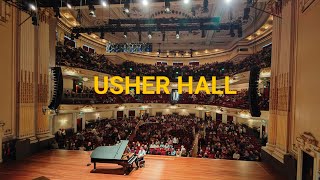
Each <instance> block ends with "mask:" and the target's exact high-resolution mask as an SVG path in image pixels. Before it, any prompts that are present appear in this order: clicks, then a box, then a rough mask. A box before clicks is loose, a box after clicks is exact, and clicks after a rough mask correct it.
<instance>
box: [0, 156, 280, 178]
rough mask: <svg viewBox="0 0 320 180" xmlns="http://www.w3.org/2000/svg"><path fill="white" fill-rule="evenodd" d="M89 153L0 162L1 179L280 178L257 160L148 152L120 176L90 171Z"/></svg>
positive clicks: (108, 167) (104, 168)
mask: <svg viewBox="0 0 320 180" xmlns="http://www.w3.org/2000/svg"><path fill="white" fill-rule="evenodd" d="M89 162H90V152H83V151H65V150H53V151H46V152H43V153H39V154H36V155H33V156H31V157H30V158H27V159H25V160H23V161H14V162H10V163H3V164H1V165H0V179H5V180H10V179H14V180H20V179H23V180H26V179H34V178H38V177H41V176H44V177H46V178H48V179H52V180H55V179H57V180H63V179H81V180H92V179H120V180H121V179H145V180H147V179H148V180H149V179H155V180H171V179H172V180H180V179H181V180H186V179H197V180H198V179H204V180H205V179H208V180H209V179H210V180H213V179H215V180H220V179H221V180H229V179H230V180H242V179H243V180H247V179H255V180H258V179H263V180H269V179H270V180H271V179H280V178H279V177H277V176H276V175H275V174H272V173H273V172H271V171H270V170H266V169H265V168H264V166H262V165H261V163H260V162H248V161H233V160H215V159H200V158H176V157H168V156H154V155H148V156H147V157H146V167H145V168H141V169H138V170H136V171H133V172H132V173H131V174H130V175H128V176H123V175H122V169H121V166H118V165H113V164H102V163H98V164H97V168H98V170H97V172H96V173H92V172H91V171H92V169H93V164H92V165H91V166H87V164H88V163H89Z"/></svg>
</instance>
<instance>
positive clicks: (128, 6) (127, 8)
mask: <svg viewBox="0 0 320 180" xmlns="http://www.w3.org/2000/svg"><path fill="white" fill-rule="evenodd" d="M129 9H130V3H129V2H128V0H127V1H126V2H125V3H124V9H123V12H124V13H126V14H129V12H130V10H129Z"/></svg>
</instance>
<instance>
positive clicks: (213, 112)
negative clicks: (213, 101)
mask: <svg viewBox="0 0 320 180" xmlns="http://www.w3.org/2000/svg"><path fill="white" fill-rule="evenodd" d="M211 115H212V120H213V121H217V113H216V112H215V111H212V113H211Z"/></svg>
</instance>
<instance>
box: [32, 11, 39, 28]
mask: <svg viewBox="0 0 320 180" xmlns="http://www.w3.org/2000/svg"><path fill="white" fill-rule="evenodd" d="M31 20H32V24H33V25H35V26H38V25H39V23H38V17H37V14H36V13H33V14H32V18H31Z"/></svg>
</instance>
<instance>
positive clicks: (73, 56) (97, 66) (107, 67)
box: [56, 42, 271, 81]
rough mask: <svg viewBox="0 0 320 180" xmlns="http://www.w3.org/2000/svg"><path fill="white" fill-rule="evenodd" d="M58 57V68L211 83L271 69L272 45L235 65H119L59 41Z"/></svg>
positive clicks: (217, 63)
mask: <svg viewBox="0 0 320 180" xmlns="http://www.w3.org/2000/svg"><path fill="white" fill-rule="evenodd" d="M56 58H57V60H56V63H57V65H61V66H69V67H76V68H83V69H88V70H92V71H98V72H102V73H107V74H110V75H116V76H121V77H125V76H130V77H131V78H135V77H136V76H167V77H168V78H169V79H170V81H177V77H178V76H182V77H183V79H184V80H185V81H186V80H187V77H188V76H193V79H194V80H198V79H199V77H200V76H205V77H206V79H208V80H211V77H212V76H216V77H217V78H218V79H220V78H224V76H232V75H235V74H238V73H241V72H245V71H249V70H250V68H251V67H252V66H253V65H258V66H259V67H261V68H266V67H270V66H271V46H270V47H266V48H264V49H263V50H262V51H260V52H258V53H256V54H253V55H250V56H248V57H246V58H244V59H242V60H239V61H236V62H233V61H225V62H213V63H207V64H203V65H200V66H191V65H190V66H168V65H163V64H161V65H151V64H142V63H135V62H132V61H124V62H122V63H120V64H116V63H113V62H111V61H110V60H108V59H107V58H106V57H105V56H104V55H99V54H96V53H89V52H86V51H85V50H83V49H82V48H74V47H69V46H66V45H62V43H60V42H59V43H58V44H57V47H56Z"/></svg>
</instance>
